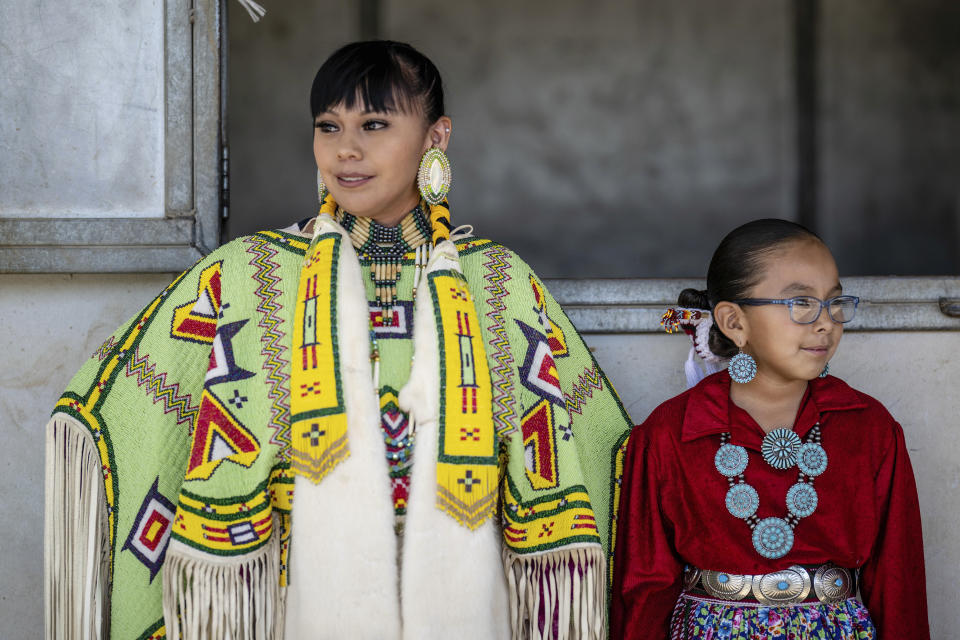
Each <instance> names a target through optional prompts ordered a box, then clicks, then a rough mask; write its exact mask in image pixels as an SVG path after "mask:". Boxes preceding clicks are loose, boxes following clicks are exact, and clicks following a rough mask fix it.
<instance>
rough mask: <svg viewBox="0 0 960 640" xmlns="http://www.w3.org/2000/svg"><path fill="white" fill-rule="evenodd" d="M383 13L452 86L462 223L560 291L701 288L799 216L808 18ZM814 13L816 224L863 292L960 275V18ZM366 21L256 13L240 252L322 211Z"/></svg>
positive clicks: (236, 152) (413, 7)
mask: <svg viewBox="0 0 960 640" xmlns="http://www.w3.org/2000/svg"><path fill="white" fill-rule="evenodd" d="M374 4H378V5H379V6H380V7H381V24H380V34H381V35H382V36H383V37H388V38H393V39H399V40H406V41H409V42H411V43H413V44H414V45H415V46H417V47H418V48H420V49H422V50H423V51H424V52H425V53H426V54H427V55H429V56H430V57H431V58H432V59H433V60H434V61H435V62H436V63H437V65H438V67H439V68H440V71H441V73H442V74H443V77H444V79H445V81H446V84H447V97H448V111H449V113H450V115H451V116H452V117H453V122H454V126H453V137H452V141H451V145H450V158H451V162H452V165H453V188H452V191H451V196H450V200H451V204H452V207H453V219H454V222H457V221H460V222H469V223H471V224H473V225H475V227H476V228H477V231H478V233H480V234H482V235H486V236H490V237H493V238H494V239H497V240H500V241H502V242H504V243H506V244H507V245H509V246H510V247H512V248H513V249H515V250H517V251H519V252H520V253H521V254H522V255H524V256H525V257H526V258H527V259H528V260H529V261H530V263H531V264H532V265H533V266H534V268H535V269H537V270H538V272H540V273H541V275H543V276H545V277H585V276H589V277H607V276H625V277H630V276H637V275H642V276H646V277H660V276H694V275H702V274H703V272H704V270H705V268H706V264H707V262H708V260H709V257H710V254H711V252H712V251H713V249H714V247H715V246H716V244H717V242H718V241H719V238H720V237H721V236H722V235H723V233H725V232H726V231H728V230H730V229H732V228H733V227H734V226H736V225H737V224H739V223H741V222H744V221H746V220H749V219H753V218H757V217H771V216H773V217H784V218H795V217H796V216H797V215H798V213H797V205H796V202H797V198H798V195H797V189H798V186H797V185H798V182H797V181H798V162H799V160H798V158H799V154H800V151H799V147H798V144H797V139H796V135H797V132H796V128H797V115H798V108H799V107H798V97H797V90H796V89H795V76H796V74H797V69H798V64H800V63H801V61H799V60H797V59H795V57H794V41H795V33H794V31H795V29H796V28H797V26H798V22H801V21H798V20H797V19H796V18H795V17H794V6H795V5H797V4H798V3H797V2H795V1H793V0H728V1H726V2H723V3H719V4H717V3H705V2H702V1H700V0H674V1H671V2H664V1H662V0H637V1H634V2H622V1H618V0H594V1H592V2H583V1H582V0H553V1H549V2H548V1H546V0H532V1H527V2H522V3H516V2H510V1H508V0H486V1H484V2H479V1H476V0H466V1H463V2H457V3H455V4H450V3H442V2H439V1H438V0H402V1H401V0H395V1H394V0H382V1H381V2H378V3H374ZM809 4H811V5H817V6H819V7H820V11H819V16H818V18H817V19H816V20H815V21H814V22H813V23H812V24H810V25H807V26H808V28H809V30H810V32H811V33H812V38H813V40H814V45H815V54H814V55H813V56H812V57H811V58H810V59H805V60H804V61H803V64H805V65H807V66H808V67H809V68H810V69H812V72H813V73H814V75H815V92H816V93H817V96H815V98H814V99H815V103H816V104H815V112H814V114H813V116H814V119H815V124H816V125H817V126H818V131H817V133H815V134H813V135H812V137H813V139H812V141H811V142H812V144H813V149H814V157H813V159H812V161H813V162H814V163H815V171H814V174H815V176H814V177H815V178H816V183H817V184H818V185H819V186H818V191H817V192H816V193H814V194H813V196H814V197H813V204H814V208H813V210H812V211H811V215H812V219H811V220H810V224H812V225H813V226H815V227H816V228H817V229H818V230H819V231H820V232H822V233H823V235H824V237H825V238H826V240H827V242H828V243H829V244H830V245H831V246H832V247H833V248H834V250H835V252H836V253H837V256H838V259H839V263H840V266H841V272H842V273H845V274H848V275H868V274H890V273H896V274H900V275H940V274H945V273H956V272H958V271H960V230H958V223H957V221H958V216H960V187H958V184H960V183H958V181H957V180H956V176H957V174H958V173H960V39H958V38H957V37H956V34H957V33H958V32H960V5H957V3H955V2H952V1H951V0H922V1H920V2H909V3H905V2H898V1H896V0H881V1H876V0H844V1H843V2H823V1H819V2H811V3H809ZM351 7H352V5H349V3H339V2H330V1H328V2H319V3H318V2H311V1H309V0H285V1H284V2H283V3H274V4H273V5H272V6H271V7H270V12H269V13H268V14H267V16H266V17H265V19H264V20H263V21H262V22H261V23H258V24H252V23H251V22H250V21H249V20H247V19H246V16H244V15H243V14H242V13H240V12H238V11H234V15H233V18H232V22H231V29H230V46H231V75H230V82H231V86H230V91H231V93H230V98H229V102H228V104H229V109H230V138H231V157H232V174H233V177H234V180H233V181H232V185H233V186H232V209H233V213H232V219H231V220H230V221H229V223H228V234H229V235H230V237H234V236H236V235H239V234H242V233H246V232H249V231H251V230H254V229H257V228H260V227H262V226H264V224H267V223H269V222H272V221H274V220H276V219H278V218H279V219H282V220H294V219H299V218H302V217H306V216H308V215H311V214H312V213H313V212H314V210H315V208H316V206H315V204H314V203H315V192H314V188H313V183H314V173H315V171H314V169H313V168H312V166H313V165H312V159H311V154H310V148H309V147H310V136H311V135H312V132H311V131H310V129H309V127H308V126H307V124H305V121H306V119H307V118H308V115H309V114H308V92H309V88H310V83H311V80H312V77H313V73H314V72H315V70H316V68H317V67H318V66H319V65H320V63H321V62H322V61H323V59H324V58H325V57H326V56H327V55H328V54H329V53H330V52H332V51H333V50H334V49H335V48H336V47H338V46H339V45H341V44H343V43H345V42H347V41H350V40H354V39H356V38H358V37H359V33H360V31H359V21H358V10H357V9H356V8H352V9H351ZM351 11H352V12H353V13H351Z"/></svg>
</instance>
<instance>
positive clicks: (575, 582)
mask: <svg viewBox="0 0 960 640" xmlns="http://www.w3.org/2000/svg"><path fill="white" fill-rule="evenodd" d="M503 564H504V566H505V567H506V571H507V581H508V583H509V585H510V626H511V630H512V633H513V637H514V638H530V639H531V640H545V639H547V638H549V639H551V640H554V639H556V640H566V639H568V638H569V639H572V640H579V639H581V638H582V639H584V640H602V639H603V638H606V637H607V634H606V611H607V586H606V584H607V583H606V578H605V577H604V576H605V575H606V571H605V560H604V555H603V549H602V548H601V547H600V545H591V546H581V547H576V548H573V549H563V550H562V551H557V552H554V553H544V554H537V555H519V554H516V553H513V552H511V551H509V550H508V549H504V551H503ZM541 617H542V620H543V621H544V623H543V628H542V629H541V627H540V620H541ZM554 624H556V631H557V633H556V635H554V632H553V627H554Z"/></svg>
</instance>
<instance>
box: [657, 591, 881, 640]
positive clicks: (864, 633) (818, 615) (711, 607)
mask: <svg viewBox="0 0 960 640" xmlns="http://www.w3.org/2000/svg"><path fill="white" fill-rule="evenodd" d="M876 636H877V631H876V629H875V628H874V626H873V622H872V621H871V620H870V614H869V613H868V612H867V608H866V607H865V606H863V603H861V602H860V601H859V600H856V599H855V598H850V599H849V600H845V601H844V602H840V603H836V604H823V603H819V602H811V603H809V604H801V605H793V606H780V607H767V606H764V605H758V604H748V603H739V602H736V603H731V602H721V601H717V600H707V599H700V598H697V597H695V596H690V595H688V594H686V593H684V594H682V595H681V596H680V599H679V600H677V606H676V608H674V610H673V618H672V619H671V621H670V638H671V640H688V639H690V638H700V639H702V640H766V639H767V638H784V639H785V640H805V639H806V638H816V639H818V640H854V639H855V640H874V638H876Z"/></svg>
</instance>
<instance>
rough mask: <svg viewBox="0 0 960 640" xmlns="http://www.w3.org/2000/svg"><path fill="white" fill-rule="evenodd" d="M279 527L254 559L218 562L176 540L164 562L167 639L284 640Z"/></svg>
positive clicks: (164, 613)
mask: <svg viewBox="0 0 960 640" xmlns="http://www.w3.org/2000/svg"><path fill="white" fill-rule="evenodd" d="M279 540H280V536H279V532H278V529H277V527H274V531H273V533H272V534H271V536H270V541H269V542H268V543H267V544H266V545H265V546H264V547H263V548H261V549H259V550H258V551H256V552H254V553H253V554H251V555H250V556H247V557H245V558H242V559H240V560H237V559H226V558H225V559H223V560H220V559H218V558H212V557H211V556H208V555H205V554H204V555H201V554H200V553H198V552H196V551H194V550H193V549H191V548H190V547H188V546H186V545H184V544H181V543H179V542H177V541H175V540H174V541H171V542H170V547H169V548H168V549H167V556H166V560H165V561H164V563H163V617H164V621H165V623H166V625H167V637H168V638H179V639H182V640H202V639H206V638H232V639H233V640H279V639H280V638H282V637H283V614H284V603H283V599H284V598H283V596H284V595H285V590H281V588H280V585H279V580H280V548H279Z"/></svg>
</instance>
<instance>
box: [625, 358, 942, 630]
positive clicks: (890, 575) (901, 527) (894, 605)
mask: <svg viewBox="0 0 960 640" xmlns="http://www.w3.org/2000/svg"><path fill="white" fill-rule="evenodd" d="M818 423H819V424H820V430H821V436H822V440H821V444H822V446H823V448H824V450H825V451H826V453H827V460H828V464H827V470H826V471H825V472H824V473H823V474H822V475H820V476H819V477H817V478H816V480H815V485H814V486H815V488H816V490H817V494H818V495H819V503H818V506H817V510H816V511H815V512H814V513H813V514H812V515H810V516H808V517H806V518H803V519H802V520H800V522H799V523H798V524H797V526H796V527H795V528H794V543H793V548H792V549H791V550H790V552H789V553H787V554H786V555H785V556H784V557H782V558H779V559H777V560H768V559H766V558H764V557H762V556H761V555H760V554H759V553H757V551H756V550H755V549H754V547H753V543H752V541H751V532H750V529H749V527H748V526H747V523H746V522H744V521H743V520H740V519H738V518H735V517H734V516H732V515H731V514H730V513H729V512H728V511H727V508H726V505H725V502H724V498H725V496H726V492H727V488H728V484H727V479H726V477H724V476H723V475H721V474H720V472H719V471H717V469H716V467H714V464H713V459H714V456H715V455H716V453H717V449H718V448H719V447H720V434H721V433H724V432H730V442H731V443H732V444H736V445H742V446H743V447H745V448H746V449H747V452H748V455H749V458H750V463H749V465H748V467H747V469H746V471H745V472H744V477H745V479H746V482H748V483H749V484H750V485H752V486H753V487H754V488H755V489H756V490H757V493H758V494H759V495H760V508H759V509H758V510H757V516H758V517H759V518H760V519H763V518H766V517H770V516H776V517H780V518H783V517H785V516H786V514H787V507H786V494H787V490H788V489H789V488H790V487H791V486H792V485H793V484H794V483H795V482H796V481H797V470H796V468H793V469H789V470H786V471H778V470H776V469H774V468H772V467H771V466H769V465H768V464H767V463H766V462H764V460H763V458H762V456H761V455H760V444H761V441H762V440H763V436H764V432H763V430H762V429H761V428H760V426H759V425H758V424H757V423H756V422H755V421H754V420H753V418H751V417H750V415H749V414H748V413H747V412H746V411H744V410H743V409H741V408H740V407H738V406H736V405H735V404H734V403H732V402H731V401H730V376H729V375H728V374H727V372H726V371H722V372H720V373H717V374H714V375H712V376H709V377H708V378H706V379H705V380H703V381H702V382H701V383H700V384H699V385H697V386H696V387H694V388H693V389H690V390H688V391H686V392H685V393H682V394H680V395H679V396H677V397H675V398H672V399H671V400H668V401H667V402H665V403H663V404H662V405H660V406H659V407H657V409H656V410H654V412H653V413H652V414H651V415H650V417H649V418H648V419H647V421H646V422H644V423H643V424H642V425H640V426H637V427H635V428H634V430H633V433H632V435H631V436H630V442H629V445H628V447H627V452H626V458H625V461H624V476H623V485H622V493H621V500H620V513H619V516H618V520H617V522H618V524H617V540H616V553H615V556H614V573H613V594H612V601H611V621H610V624H611V634H610V637H611V638H667V637H668V636H669V624H670V615H671V613H672V612H673V608H674V605H675V604H676V601H677V597H678V596H679V595H680V593H681V591H682V586H681V585H682V581H681V575H682V573H683V568H684V565H685V564H688V563H689V564H691V565H693V566H696V567H699V568H701V569H713V570H719V571H725V572H728V573H737V574H756V573H768V572H771V571H776V570H779V569H783V568H786V567H788V566H790V565H793V564H806V565H809V564H820V563H824V562H828V561H829V562H833V563H835V564H837V565H839V566H841V567H847V568H860V569H861V573H860V590H861V595H862V597H863V601H864V603H865V604H866V606H867V608H868V609H869V611H870V615H871V617H872V619H873V621H874V624H875V625H876V627H877V630H878V633H879V638H880V639H881V640H886V639H888V638H889V639H892V638H897V639H898V640H905V639H910V640H912V639H915V638H916V639H924V640H926V639H928V638H929V637H930V631H929V627H928V623H927V599H926V582H925V579H924V567H923V542H922V540H921V536H920V508H919V505H918V502H917V489H916V483H915V482H914V479H913V470H912V469H911V467H910V460H909V457H908V456H907V448H906V445H905V443H904V439H903V430H902V429H901V428H900V425H899V424H897V423H896V422H895V421H894V419H893V418H892V417H891V416H890V414H889V413H888V412H887V410H886V409H884V407H883V405H881V404H880V403H879V402H877V401H876V400H874V399H873V398H871V397H870V396H867V395H865V394H862V393H860V392H858V391H855V390H854V389H851V388H850V387H849V386H848V385H847V384H846V383H844V382H842V381H841V380H839V379H837V378H834V377H832V376H828V377H826V378H823V379H816V380H812V381H811V382H810V385H809V388H808V391H807V395H806V397H805V398H804V400H803V402H802V403H801V406H800V410H799V412H798V414H797V419H796V423H795V424H794V425H793V429H794V431H795V432H796V433H797V435H798V436H800V438H801V439H804V438H805V436H806V435H807V432H809V431H810V429H811V428H812V427H813V426H814V425H816V424H818Z"/></svg>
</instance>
